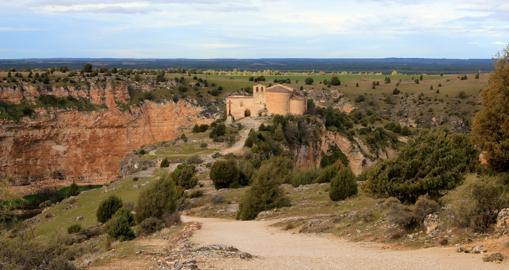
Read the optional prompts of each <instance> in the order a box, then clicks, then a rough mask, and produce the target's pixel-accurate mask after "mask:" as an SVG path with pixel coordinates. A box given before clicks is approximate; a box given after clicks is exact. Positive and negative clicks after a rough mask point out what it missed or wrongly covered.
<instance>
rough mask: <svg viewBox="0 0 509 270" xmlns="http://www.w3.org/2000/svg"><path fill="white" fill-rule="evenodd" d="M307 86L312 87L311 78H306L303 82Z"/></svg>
mask: <svg viewBox="0 0 509 270" xmlns="http://www.w3.org/2000/svg"><path fill="white" fill-rule="evenodd" d="M304 82H305V83H306V84H307V85H312V84H313V82H314V80H313V78H306V80H305V81H304Z"/></svg>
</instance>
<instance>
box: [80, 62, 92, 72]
mask: <svg viewBox="0 0 509 270" xmlns="http://www.w3.org/2000/svg"><path fill="white" fill-rule="evenodd" d="M81 71H82V72H84V73H90V72H92V71H93V66H92V64H85V65H84V66H83V69H82V70H81Z"/></svg>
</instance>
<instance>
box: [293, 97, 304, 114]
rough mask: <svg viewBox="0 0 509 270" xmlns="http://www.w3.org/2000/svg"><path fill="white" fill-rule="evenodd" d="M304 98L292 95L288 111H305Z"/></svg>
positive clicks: (297, 112) (302, 112)
mask: <svg viewBox="0 0 509 270" xmlns="http://www.w3.org/2000/svg"><path fill="white" fill-rule="evenodd" d="M306 102H307V101H306V99H305V98H301V97H298V98H297V97H292V98H291V99H290V113H291V114H294V115H303V114H304V113H305V112H306V105H307V104H306Z"/></svg>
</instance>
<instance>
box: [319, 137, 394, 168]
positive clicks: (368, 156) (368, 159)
mask: <svg viewBox="0 0 509 270" xmlns="http://www.w3.org/2000/svg"><path fill="white" fill-rule="evenodd" d="M331 144H335V145H337V146H338V148H339V149H340V150H341V152H343V154H345V155H346V157H347V158H348V161H349V166H350V169H351V170H352V172H353V173H354V174H355V175H359V174H360V173H362V172H363V171H364V170H366V169H367V168H369V167H371V166H373V165H374V164H375V163H376V162H378V161H379V160H380V159H389V158H393V157H395V156H396V155H397V152H396V151H395V150H393V149H390V148H387V149H383V150H379V153H372V151H370V150H369V148H368V147H367V146H366V145H365V144H364V143H363V142H362V140H361V139H359V138H353V140H350V139H349V138H348V137H347V136H345V135H343V134H341V133H338V132H331V131H326V132H325V134H324V136H323V138H322V145H321V150H322V152H324V153H326V152H327V151H328V149H329V147H330V145H331Z"/></svg>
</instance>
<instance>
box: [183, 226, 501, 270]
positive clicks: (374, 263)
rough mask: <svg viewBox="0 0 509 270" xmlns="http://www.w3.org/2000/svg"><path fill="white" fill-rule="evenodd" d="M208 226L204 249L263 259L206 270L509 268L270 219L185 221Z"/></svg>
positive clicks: (200, 234)
mask: <svg viewBox="0 0 509 270" xmlns="http://www.w3.org/2000/svg"><path fill="white" fill-rule="evenodd" d="M184 220H185V221H195V222H200V223H201V224H202V229H201V230H199V231H197V232H195V234H194V235H193V237H192V241H193V242H195V243H197V244H199V245H210V244H224V245H231V246H234V247H236V248H238V249H240V250H241V251H244V252H248V253H250V254H252V255H254V256H257V258H255V259H252V260H240V259H224V260H218V261H214V262H212V264H211V265H207V266H205V267H203V266H201V267H202V269H209V268H214V269H272V270H277V269H348V270H355V269H359V270H369V269H376V270H379V269H391V270H392V269H396V270H402V269H408V270H419V269H423V270H431V269H433V270H441V269H443V270H454V269H458V270H460V269H461V270H465V269H483V270H484V269H486V270H491V269H509V264H508V263H504V264H495V263H485V262H483V261H482V255H474V254H463V253H461V254H460V253H456V252H455V250H454V248H429V249H420V250H404V251H402V250H388V249H382V247H381V246H379V245H376V244H371V243H352V242H348V241H345V240H341V239H338V238H335V237H332V236H329V235H314V234H293V233H291V232H287V231H281V230H279V229H277V228H273V227H270V222H265V221H233V220H223V219H210V218H195V217H184Z"/></svg>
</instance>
